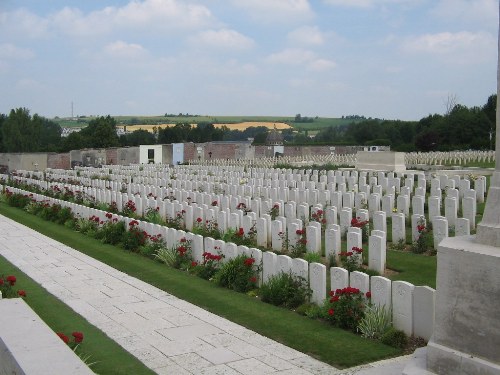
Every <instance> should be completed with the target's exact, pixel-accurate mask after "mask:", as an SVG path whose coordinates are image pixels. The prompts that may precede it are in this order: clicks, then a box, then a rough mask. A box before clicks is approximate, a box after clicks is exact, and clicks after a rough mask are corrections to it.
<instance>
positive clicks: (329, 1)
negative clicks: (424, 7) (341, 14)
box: [324, 0, 421, 9]
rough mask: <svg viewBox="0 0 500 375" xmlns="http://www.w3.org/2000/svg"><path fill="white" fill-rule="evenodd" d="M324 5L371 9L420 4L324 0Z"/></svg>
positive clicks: (411, 0) (415, 0)
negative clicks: (387, 5) (392, 5)
mask: <svg viewBox="0 0 500 375" xmlns="http://www.w3.org/2000/svg"><path fill="white" fill-rule="evenodd" d="M324 2H325V3H326V4H329V5H333V6H341V7H351V8H364V9H368V8H373V7H375V6H382V5H386V4H396V5H408V4H409V5H411V4H416V3H420V2H421V0H324Z"/></svg>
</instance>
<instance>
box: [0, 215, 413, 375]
mask: <svg viewBox="0 0 500 375" xmlns="http://www.w3.org/2000/svg"><path fill="white" fill-rule="evenodd" d="M0 255H2V256H4V257H5V258H6V259H7V260H9V262H11V263H13V264H14V265H16V266H17V267H18V268H20V269H21V270H22V271H23V272H24V273H26V274H27V275H28V276H30V277H31V278H32V279H33V280H35V281H37V282H38V283H40V284H41V285H42V286H43V287H44V288H45V289H47V290H48V291H49V292H50V293H51V294H53V295H55V296H56V297H57V298H59V299H60V300H62V301H63V302H64V303H66V304H67V305H68V306H70V307H71V308H72V309H73V310H75V311H76V312H78V313H79V314H80V315H82V316H83V317H84V318H85V319H87V320H88V321H89V322H90V323H92V324H93V325H95V326H96V327H98V328H99V329H101V330H102V331H103V332H105V333H106V334H107V335H108V336H109V337H110V338H112V339H113V340H115V341H116V342H117V343H118V344H120V345H121V346H122V347H123V348H124V349H125V350H127V351H128V352H130V353H132V354H133V355H134V356H135V357H137V358H138V359H139V360H140V361H142V362H143V363H144V364H145V365H146V366H148V367H149V368H151V369H152V370H154V371H155V372H156V373H158V374H175V375H183V374H207V375H208V374H228V375H240V374H253V375H255V374H257V375H260V374H276V375H278V374H283V375H285V374H287V375H311V374H314V375H326V374H335V375H341V374H345V375H347V374H349V375H351V374H357V375H379V374H380V375H396V374H400V373H401V370H400V369H401V368H402V367H403V366H404V364H405V363H406V361H407V358H405V357H402V358H396V359H394V360H389V361H381V362H378V363H374V364H369V365H364V366H360V367H357V368H352V369H347V370H337V369H335V368H334V367H332V366H329V365H327V364H325V363H323V362H320V361H318V360H316V359H314V358H312V357H310V356H307V355H305V354H303V353H301V352H298V351H297V350H294V349H292V348H289V347H287V346H285V345H282V344H280V343H278V342H276V341H273V340H271V339H268V338H266V337H264V336H261V335H259V334H257V333H255V332H253V331H250V330H248V329H246V328H244V327H242V326H240V325H238V324H235V323H232V322H230V321H229V320H227V319H224V318H221V317H219V316H217V315H214V314H212V313H210V312H208V311H205V310H203V309H201V308H199V307H197V306H195V305H192V304H190V303H188V302H185V301H183V300H181V299H178V298H176V297H174V296H172V295H170V294H168V293H166V292H164V291H162V290H160V289H158V288H155V287H153V286H151V285H149V284H147V283H145V282H142V281H141V280H138V279H136V278H133V277H130V276H128V275H127V274H125V273H123V272H120V271H117V270H115V269H114V268H112V267H109V266H107V265H106V264H104V263H101V262H99V261H97V260H95V259H93V258H91V257H88V256H87V255H85V254H82V253H80V252H78V251H76V250H74V249H72V248H70V247H68V246H66V245H63V244H61V243H59V242H57V241H54V240H53V239H51V238H49V237H46V236H44V235H42V234H40V233H38V232H36V231H34V230H32V229H30V228H28V227H25V226H24V225H22V224H19V223H17V222H15V221H13V220H10V219H8V218H6V217H4V216H2V215H0Z"/></svg>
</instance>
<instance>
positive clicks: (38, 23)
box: [0, 8, 49, 38]
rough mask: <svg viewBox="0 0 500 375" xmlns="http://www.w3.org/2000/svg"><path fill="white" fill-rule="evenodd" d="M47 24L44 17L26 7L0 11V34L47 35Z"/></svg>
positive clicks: (17, 35) (19, 35) (23, 36)
mask: <svg viewBox="0 0 500 375" xmlns="http://www.w3.org/2000/svg"><path fill="white" fill-rule="evenodd" d="M48 26H49V22H48V21H47V20H46V19H44V18H42V17H39V16H37V15H36V14H34V13H32V12H30V11H29V10H27V9H23V8H21V9H17V10H15V11H13V12H4V13H0V35H1V34H3V35H9V36H10V37H11V38H13V37H15V38H17V37H19V38H25V37H27V38H42V37H45V36H47V34H48ZM2 30H3V31H2Z"/></svg>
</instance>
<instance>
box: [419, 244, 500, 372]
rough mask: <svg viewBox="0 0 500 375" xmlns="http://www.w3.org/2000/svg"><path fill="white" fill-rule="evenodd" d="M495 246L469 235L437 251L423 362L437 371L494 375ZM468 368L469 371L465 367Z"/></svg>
mask: <svg viewBox="0 0 500 375" xmlns="http://www.w3.org/2000/svg"><path fill="white" fill-rule="evenodd" d="M498 270H500V251H499V249H498V248H497V247H493V246H488V245H483V244H479V243H477V242H476V240H475V237H474V236H463V237H448V238H446V239H444V240H443V241H442V242H441V244H440V246H439V250H438V268H437V283H436V284H437V288H436V312H435V319H436V323H435V327H434V335H433V338H432V339H431V342H430V343H429V346H428V358H427V363H428V367H429V369H430V370H432V371H434V372H436V373H439V374H488V375H489V374H495V375H497V374H500V350H499V348H500V319H498V312H499V311H500V298H499V296H500V272H499V271H498ZM471 371H473V372H471Z"/></svg>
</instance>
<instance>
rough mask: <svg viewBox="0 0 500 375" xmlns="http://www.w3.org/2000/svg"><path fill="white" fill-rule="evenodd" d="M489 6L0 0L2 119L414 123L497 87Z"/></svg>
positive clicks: (494, 26)
mask: <svg viewBox="0 0 500 375" xmlns="http://www.w3.org/2000/svg"><path fill="white" fill-rule="evenodd" d="M497 34H498V2H497V1H495V0H205V1H194V0H135V1H132V0H130V1H129V0H99V1H97V0H85V1H84V0H81V1H59V0H51V1H40V0H17V1H14V0H0V82H1V83H2V86H3V87H2V90H1V91H0V113H9V111H10V110H11V109H12V108H18V107H26V108H28V109H30V111H31V113H38V114H40V115H43V116H46V117H54V116H60V117H66V116H70V115H71V103H72V102H73V103H74V107H73V108H74V114H75V115H107V114H111V115H162V114H164V113H180V112H182V113H190V114H200V115H273V116H295V114H297V113H300V114H301V115H302V116H320V117H340V116H342V115H351V114H359V115H365V116H367V117H378V118H387V119H402V120H419V119H420V118H422V117H424V116H426V115H428V114H431V113H444V111H445V102H446V100H447V98H449V97H451V96H453V97H456V98H457V101H458V102H459V103H461V104H464V105H466V106H476V105H478V106H481V105H483V104H484V103H486V100H487V98H488V96H489V95H491V94H493V93H494V92H496V69H497Z"/></svg>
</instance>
